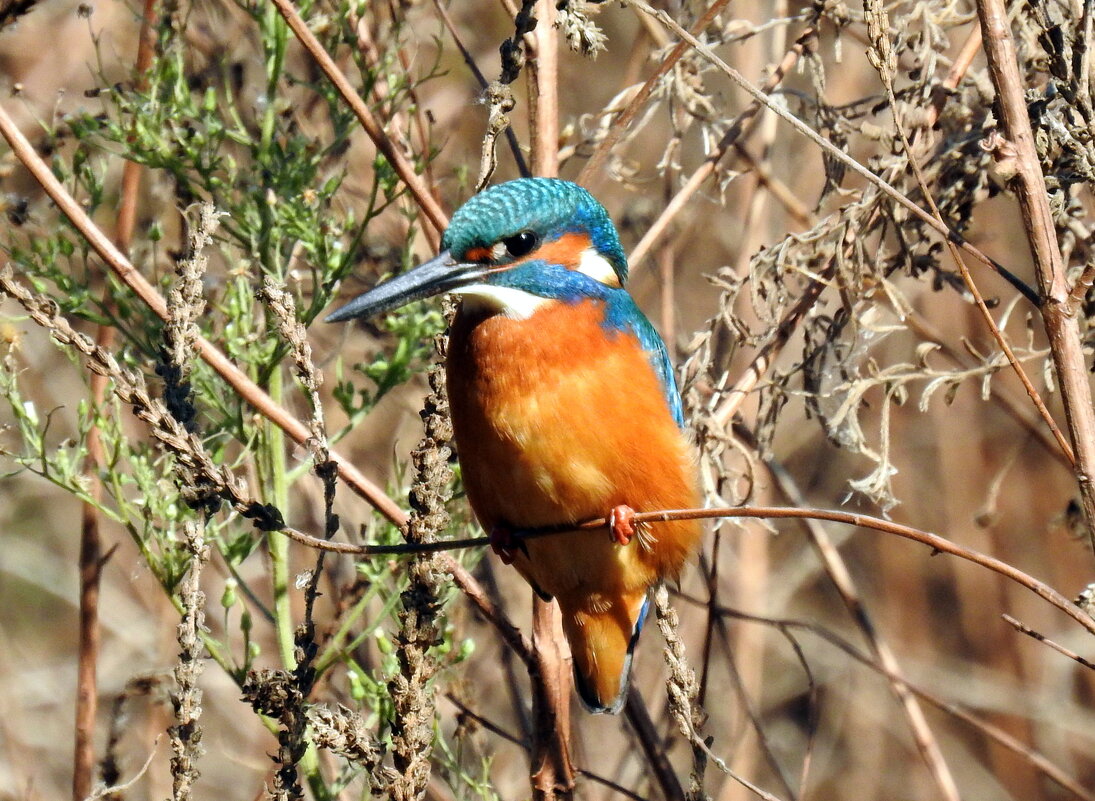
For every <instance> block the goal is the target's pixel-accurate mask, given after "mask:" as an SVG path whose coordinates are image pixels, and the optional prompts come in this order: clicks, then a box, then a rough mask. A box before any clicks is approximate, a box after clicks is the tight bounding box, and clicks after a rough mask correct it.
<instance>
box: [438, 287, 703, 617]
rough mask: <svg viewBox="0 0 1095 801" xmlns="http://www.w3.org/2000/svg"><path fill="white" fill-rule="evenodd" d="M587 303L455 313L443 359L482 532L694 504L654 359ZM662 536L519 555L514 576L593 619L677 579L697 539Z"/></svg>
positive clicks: (586, 537)
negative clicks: (505, 312) (620, 509)
mask: <svg viewBox="0 0 1095 801" xmlns="http://www.w3.org/2000/svg"><path fill="white" fill-rule="evenodd" d="M602 319H603V306H602V305H601V304H600V303H598V302H594V301H584V302H581V303H577V304H566V303H551V304H547V305H545V306H543V307H542V308H540V309H539V310H537V312H536V313H535V314H533V315H532V316H531V317H530V318H528V319H525V320H514V319H508V318H505V317H502V316H498V315H495V316H482V315H476V314H474V313H465V312H462V313H461V314H460V315H458V317H457V321H456V323H455V324H454V326H453V330H452V334H451V338H450V343H449V355H448V382H449V399H450V403H451V405H452V416H453V425H454V427H455V431H456V441H457V450H458V452H459V455H460V462H461V465H462V468H463V476H464V483H465V485H466V487H467V492H468V498H469V500H470V502H471V506H472V509H473V510H474V512H475V514H476V516H477V517H478V518H479V521H480V523H481V524H482V525H483V527H484V528H485V529H487V530H490V529H491V528H492V527H493V526H496V525H504V526H509V527H512V528H518V529H519V528H535V527H541V526H551V525H558V524H565V523H574V522H579V521H582V520H586V519H590V518H595V517H603V516H605V515H606V514H607V513H608V511H609V510H610V509H611V508H613V507H614V506H617V505H619V504H627V505H629V506H631V507H632V508H634V509H635V510H636V511H648V510H656V509H666V508H681V507H693V506H697V505H698V503H699V499H698V493H697V489H696V480H695V464H694V460H693V457H692V453H691V448H690V446H689V444H688V442H687V439H686V437H685V436H684V434H683V433H682V432H681V431H680V429H679V428H678V427H677V425H676V423H675V422H674V420H673V417H672V414H671V413H670V409H669V405H668V403H667V401H666V399H665V395H664V392H663V390H662V387H661V385H660V382H659V381H658V378H657V376H656V374H655V372H654V369H653V366H652V365H651V363H650V361H649V358H648V357H647V355H646V353H645V352H644V351H643V350H642V348H641V347H640V345H639V342H638V340H637V339H636V338H635V337H634V336H633V335H631V334H627V333H623V332H609V331H607V330H606V329H605V328H604V327H603V326H602V325H601V320H602ZM700 532H701V529H700V526H699V525H698V524H697V523H696V522H694V521H687V522H681V523H667V524H657V525H655V526H652V527H650V528H649V529H648V531H647V532H645V535H644V537H643V539H645V540H646V542H645V544H641V543H640V542H639V540H638V539H636V541H633V542H632V543H631V544H630V545H628V546H619V545H616V544H614V543H612V542H610V537H609V535H608V534H607V533H606V532H605V531H596V532H573V533H569V534H564V535H555V536H549V537H543V538H539V539H535V540H530V541H528V542H527V546H528V551H529V555H528V557H524V556H520V557H518V561H517V562H516V566H517V567H518V569H519V570H521V572H522V573H523V574H525V576H526V577H527V578H529V579H530V580H532V581H534V582H535V583H536V584H537V585H538V586H539V587H541V588H542V589H543V590H544V591H545V592H548V593H550V594H552V595H555V596H557V597H559V598H560V601H561V602H562V601H563V600H564V599H571V602H572V605H573V602H574V601H576V600H578V599H580V606H581V607H583V608H586V609H589V610H592V611H597V610H598V609H599V608H602V607H603V606H604V605H605V603H607V602H608V601H609V599H611V598H617V597H620V596H621V594H626V595H633V594H634V593H636V592H644V591H645V589H646V588H647V587H649V586H650V585H651V584H653V583H654V582H655V581H657V580H659V579H660V578H662V577H664V576H666V575H668V574H675V573H676V572H677V571H679V570H680V568H681V566H682V564H683V562H684V560H685V559H686V558H687V556H688V554H689V553H690V552H691V550H692V549H693V547H694V546H695V544H696V543H697V542H698V539H699V536H700Z"/></svg>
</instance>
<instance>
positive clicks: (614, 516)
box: [608, 503, 635, 545]
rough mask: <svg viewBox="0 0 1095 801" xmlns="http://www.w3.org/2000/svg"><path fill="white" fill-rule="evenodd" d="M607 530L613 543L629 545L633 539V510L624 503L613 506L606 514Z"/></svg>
mask: <svg viewBox="0 0 1095 801" xmlns="http://www.w3.org/2000/svg"><path fill="white" fill-rule="evenodd" d="M608 530H609V532H610V533H611V535H612V541H613V542H615V543H617V544H618V545H630V544H631V540H632V539H634V538H635V510H634V509H632V508H631V507H630V506H628V505H627V504H626V503H621V504H620V505H619V506H614V507H613V508H612V511H610V512H609V513H608Z"/></svg>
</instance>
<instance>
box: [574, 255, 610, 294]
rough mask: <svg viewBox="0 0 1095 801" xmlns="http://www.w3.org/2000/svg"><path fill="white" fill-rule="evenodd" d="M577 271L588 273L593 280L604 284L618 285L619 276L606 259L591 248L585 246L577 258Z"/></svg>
mask: <svg viewBox="0 0 1095 801" xmlns="http://www.w3.org/2000/svg"><path fill="white" fill-rule="evenodd" d="M576 269H577V270H578V272H580V273H583V274H585V275H588V276H589V277H590V278H592V279H593V280H594V281H596V282H597V283H599V284H604V285H605V286H611V287H617V288H618V287H619V286H620V278H619V276H617V275H616V271H615V270H613V269H612V265H611V264H610V263H609V261H608V259H606V258H605V257H604V256H602V255H601V254H600V253H598V252H597V251H596V250H594V249H593V248H586V249H585V250H583V251H582V255H581V256H580V257H579V258H578V267H577V268H576Z"/></svg>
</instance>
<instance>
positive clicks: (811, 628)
mask: <svg viewBox="0 0 1095 801" xmlns="http://www.w3.org/2000/svg"><path fill="white" fill-rule="evenodd" d="M676 597H677V598H680V599H681V600H683V601H687V602H688V603H690V604H693V605H695V606H700V607H706V606H707V601H705V600H703V599H702V598H696V597H692V596H689V595H685V594H684V593H676ZM716 611H717V612H718V613H719V614H720V615H723V616H725V617H731V618H735V619H737V620H745V621H749V622H753V623H762V624H764V625H769V626H775V627H777V628H779V629H780V630H786V629H797V630H800V631H806V632H809V633H810V634H813V635H814V636H816V637H818V638H820V639H821V640H822V641H823V642H827V643H829V644H830V645H832V646H834V647H835V648H837V649H839V650H841V651H843V652H844V653H846V654H847V655H848V656H850V657H851V658H852V659H854V660H856V661H857V662H859V663H860V664H862V665H864V666H866V667H869V668H870V669H871V670H874V671H876V672H878V673H880V674H882V675H886V669H885V668H884V667H883V666H882V665H880V664H879V663H878V662H876V661H875V660H874V659H872V658H871V657H869V656H868V655H867V654H864V653H862V652H860V651H859V649H858V648H856V647H855V646H854V645H852V644H851V643H850V642H848V641H847V640H845V639H844V638H842V637H841V636H839V635H838V634H836V633H834V632H832V631H830V630H829V629H827V628H825V627H824V626H821V625H819V624H817V623H812V622H807V621H802V620H793V619H787V618H772V617H765V616H762V615H754V614H749V613H746V612H741V611H739V610H737V609H731V608H729V607H725V606H723V607H717V609H716ZM906 686H908V688H909V689H910V690H911V691H912V692H913V693H914V694H915V695H916V696H917V697H918V698H920V699H921V700H922V701H924V702H925V703H927V704H930V705H931V706H933V707H935V708H936V709H938V710H940V711H942V712H945V713H946V714H948V715H951V716H952V717H955V718H957V719H958V720H961V721H962V722H963V723H965V724H967V725H968V726H970V727H972V728H974V729H976V730H977V731H978V732H980V733H981V734H983V735H984V736H985V737H987V738H989V739H990V740H993V741H995V742H996V743H999V744H1000V745H1001V746H1003V747H1004V748H1006V749H1007V750H1009V751H1011V752H1012V753H1014V754H1016V755H1018V756H1019V757H1021V758H1022V759H1024V760H1026V761H1027V762H1029V763H1030V764H1031V765H1033V766H1034V768H1035V769H1036V770H1038V771H1040V772H1042V773H1043V774H1045V775H1046V776H1047V777H1048V778H1050V779H1051V780H1053V781H1054V782H1056V783H1057V784H1059V785H1060V786H1061V787H1063V788H1064V789H1066V790H1068V791H1069V792H1070V793H1072V794H1073V795H1075V796H1076V797H1077V798H1080V799H1083V801H1095V794H1092V792H1091V791H1090V790H1088V789H1086V788H1084V787H1083V786H1081V785H1080V784H1079V782H1077V781H1076V780H1075V779H1073V778H1072V777H1071V776H1069V775H1068V774H1067V773H1065V772H1064V771H1063V770H1062V769H1061V768H1060V767H1058V766H1057V765H1055V764H1054V763H1052V762H1050V761H1049V759H1047V758H1046V757H1045V756H1044V755H1042V754H1040V753H1038V752H1037V751H1034V750H1032V749H1030V748H1028V747H1027V746H1026V745H1024V744H1023V743H1021V742H1019V741H1018V740H1017V739H1015V738H1014V737H1013V736H1011V735H1010V734H1008V733H1007V732H1006V731H1004V730H1003V729H1000V728H998V727H996V726H993V725H992V724H991V723H987V722H986V721H984V720H981V719H980V718H978V717H975V716H974V715H972V714H971V713H970V712H968V711H967V710H965V709H964V708H962V707H960V706H958V705H957V704H954V703H951V702H950V701H947V700H945V699H943V698H941V697H940V696H938V695H935V694H934V693H931V692H929V691H927V690H925V689H923V688H922V687H918V686H917V685H915V684H907V685H906Z"/></svg>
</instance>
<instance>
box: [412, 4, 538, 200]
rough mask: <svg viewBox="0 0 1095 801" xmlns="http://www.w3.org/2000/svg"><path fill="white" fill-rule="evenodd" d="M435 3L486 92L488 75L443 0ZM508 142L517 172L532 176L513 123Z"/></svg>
mask: <svg viewBox="0 0 1095 801" xmlns="http://www.w3.org/2000/svg"><path fill="white" fill-rule="evenodd" d="M433 4H434V7H435V8H436V9H437V13H438V15H439V16H440V17H441V21H442V22H444V23H445V28H446V30H448V32H449V35H450V36H451V37H452V40H453V42H455V43H456V48H457V49H458V50H459V51H460V55H462V56H463V57H464V63H465V64H467V65H468V69H470V70H471V73H472V75H474V76H475V80H476V81H477V82H478V84H479V88H480V89H482V90H483V91H484V92H486V91H487V89H488V87H489V86H490V82H489V81H488V80H487V78H486V76H485V75H483V71H482V70H480V69H479V65H478V64H476V63H475V57H474V56H472V54H471V51H469V50H468V48H467V47H466V46H465V45H464V41H463V40H462V39H461V38H460V34H459V32H458V31H457V30H456V25H454V24H453V21H452V17H450V16H449V12H448V10H447V9H446V8H445V6H444V4H443V3H442V2H441V0H433ZM506 144H507V145H509V149H510V153H512V154H513V160H514V162H515V163H516V164H517V172H519V173H520V174H521V177H522V178H528V177H530V176H531V175H532V173H531V172H529V168H528V164H527V163H525V156H524V154H523V153H521V145H520V143H519V142H518V141H517V134H516V133H515V132H514V130H513V126H512V125H507V126H506Z"/></svg>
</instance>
